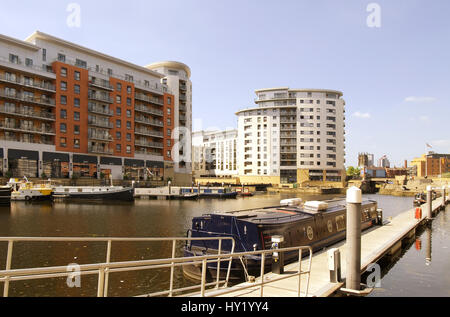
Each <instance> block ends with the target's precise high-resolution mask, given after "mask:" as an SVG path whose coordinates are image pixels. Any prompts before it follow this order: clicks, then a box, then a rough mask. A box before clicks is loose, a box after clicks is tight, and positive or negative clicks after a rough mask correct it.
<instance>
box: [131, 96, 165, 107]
mask: <svg viewBox="0 0 450 317" xmlns="http://www.w3.org/2000/svg"><path fill="white" fill-rule="evenodd" d="M134 99H137V100H140V101H145V102H150V103H154V104H157V105H160V106H164V101H163V100H160V99H158V98H155V97H149V96H146V95H144V94H140V93H135V94H134Z"/></svg>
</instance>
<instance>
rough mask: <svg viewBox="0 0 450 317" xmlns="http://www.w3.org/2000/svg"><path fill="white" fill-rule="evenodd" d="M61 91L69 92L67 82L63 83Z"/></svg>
mask: <svg viewBox="0 0 450 317" xmlns="http://www.w3.org/2000/svg"><path fill="white" fill-rule="evenodd" d="M61 90H64V91H66V90H67V83H66V82H65V81H62V82H61Z"/></svg>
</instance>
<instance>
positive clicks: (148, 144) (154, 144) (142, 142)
mask: <svg viewBox="0 0 450 317" xmlns="http://www.w3.org/2000/svg"><path fill="white" fill-rule="evenodd" d="M134 145H138V146H143V147H153V148H161V149H162V148H164V144H163V143H160V142H148V141H145V140H139V139H135V140H134Z"/></svg>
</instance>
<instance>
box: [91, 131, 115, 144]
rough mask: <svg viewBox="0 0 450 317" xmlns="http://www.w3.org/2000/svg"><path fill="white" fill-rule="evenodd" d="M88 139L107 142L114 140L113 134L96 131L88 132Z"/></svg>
mask: <svg viewBox="0 0 450 317" xmlns="http://www.w3.org/2000/svg"><path fill="white" fill-rule="evenodd" d="M88 139H90V140H99V141H107V142H111V141H113V138H112V136H111V135H109V133H95V132H91V133H88Z"/></svg>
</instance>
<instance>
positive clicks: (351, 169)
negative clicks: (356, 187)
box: [347, 166, 361, 178]
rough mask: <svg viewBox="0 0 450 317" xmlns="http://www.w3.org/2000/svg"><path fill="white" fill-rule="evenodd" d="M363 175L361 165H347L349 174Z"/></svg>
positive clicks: (353, 175)
mask: <svg viewBox="0 0 450 317" xmlns="http://www.w3.org/2000/svg"><path fill="white" fill-rule="evenodd" d="M360 175H361V169H360V168H359V167H353V166H349V167H347V176H349V177H352V178H357V177H359V176H360Z"/></svg>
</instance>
